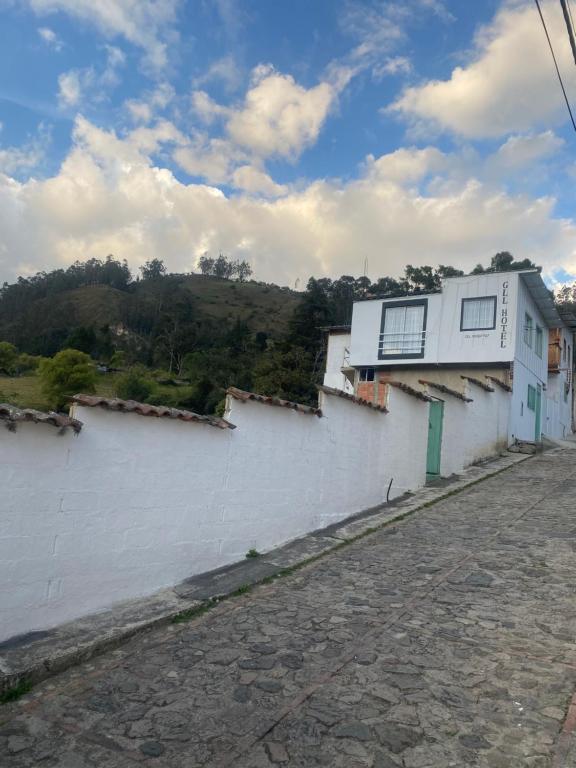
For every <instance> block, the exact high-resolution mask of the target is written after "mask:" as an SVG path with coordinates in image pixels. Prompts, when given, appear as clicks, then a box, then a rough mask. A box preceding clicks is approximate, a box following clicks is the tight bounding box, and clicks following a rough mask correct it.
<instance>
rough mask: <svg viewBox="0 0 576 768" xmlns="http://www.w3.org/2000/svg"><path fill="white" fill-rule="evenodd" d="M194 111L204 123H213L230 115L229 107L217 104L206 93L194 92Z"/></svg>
mask: <svg viewBox="0 0 576 768" xmlns="http://www.w3.org/2000/svg"><path fill="white" fill-rule="evenodd" d="M192 109H193V110H194V112H195V113H196V114H197V115H198V117H199V118H200V119H201V120H202V121H203V122H204V123H208V124H209V123H213V122H214V120H216V119H217V118H220V117H224V116H226V115H229V114H230V110H229V109H228V108H227V107H223V106H221V105H220V104H217V103H216V102H215V101H214V99H212V98H211V97H210V96H209V95H208V94H207V93H206V91H193V93H192Z"/></svg>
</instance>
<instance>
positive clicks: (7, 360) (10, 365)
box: [0, 341, 18, 376]
mask: <svg viewBox="0 0 576 768" xmlns="http://www.w3.org/2000/svg"><path fill="white" fill-rule="evenodd" d="M17 363H18V350H17V349H16V347H15V346H14V344H10V342H8V341H0V373H3V374H5V375H6V376H13V375H14V373H15V372H16V366H17Z"/></svg>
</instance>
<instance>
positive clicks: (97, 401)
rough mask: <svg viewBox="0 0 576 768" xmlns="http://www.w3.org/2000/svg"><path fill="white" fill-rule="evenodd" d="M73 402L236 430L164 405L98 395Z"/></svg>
mask: <svg viewBox="0 0 576 768" xmlns="http://www.w3.org/2000/svg"><path fill="white" fill-rule="evenodd" d="M72 402H74V403H78V405H83V406H87V407H88V408H95V407H97V406H100V407H101V408H105V409H106V410H108V411H119V412H121V413H137V414H138V415H140V416H156V417H158V418H160V417H162V418H167V419H179V420H180V421H194V422H197V423H199V424H208V425H209V426H211V427H218V428H219V429H236V426H235V424H231V423H230V422H229V421H226V419H220V418H218V417H217V416H201V415H200V414H198V413H192V411H181V410H180V409H178V408H168V407H167V406H164V405H148V404H147V403H137V402H136V401H135V400H120V399H119V398H117V397H99V396H98V395H74V397H72Z"/></svg>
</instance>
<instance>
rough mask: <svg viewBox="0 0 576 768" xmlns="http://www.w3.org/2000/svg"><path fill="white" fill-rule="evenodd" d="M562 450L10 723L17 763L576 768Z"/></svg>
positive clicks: (139, 648) (572, 519)
mask: <svg viewBox="0 0 576 768" xmlns="http://www.w3.org/2000/svg"><path fill="white" fill-rule="evenodd" d="M573 457H574V453H573V452H571V451H568V450H556V451H550V452H549V453H547V454H544V455H540V456H537V457H534V458H532V459H529V460H528V461H525V462H523V463H521V464H519V465H517V466H515V467H513V468H512V469H510V470H507V471H505V472H504V473H502V474H500V475H497V476H494V477H492V478H490V479H488V480H486V481H484V482H481V483H479V484H477V485H475V486H473V487H471V488H469V489H468V490H466V491H464V492H461V493H459V494H455V495H453V496H451V497H449V498H447V499H445V500H444V501H442V502H440V503H437V504H435V505H433V506H430V507H428V508H426V509H423V510H421V511H419V512H417V513H416V514H415V515H414V516H412V517H410V518H407V519H405V520H403V521H401V522H398V523H395V524H393V525H390V526H388V527H386V528H383V529H381V530H380V531H377V532H375V533H374V534H372V535H370V536H368V537H366V538H364V539H362V540H360V541H357V542H356V543H354V544H351V545H350V546H347V547H345V548H343V549H341V550H339V551H338V552H335V553H332V554H329V555H328V556H326V557H325V558H323V559H321V560H319V561H317V562H316V563H314V564H313V565H310V566H308V567H306V568H304V569H302V570H301V571H299V572H297V573H296V574H295V575H292V576H290V577H287V578H284V579H281V580H279V581H276V582H274V583H273V584H269V585H266V586H260V587H257V588H256V589H255V590H254V591H253V592H251V593H250V594H248V595H245V596H242V597H240V598H237V599H233V600H228V601H225V602H223V603H221V604H220V605H218V606H217V607H216V608H215V609H213V610H212V611H210V612H209V613H207V614H205V615H204V616H201V617H198V618H196V619H194V620H192V621H190V622H189V623H186V624H180V625H171V626H169V627H165V628H162V629H157V630H153V631H151V632H149V633H147V634H146V635H143V636H141V637H138V638H135V639H134V640H132V641H130V642H127V643H126V644H125V645H123V646H122V647H121V648H120V649H118V650H116V651H114V652H110V653H108V654H105V655H103V656H101V657H100V658H98V659H96V660H95V661H93V662H91V663H89V664H88V663H87V664H84V665H81V666H79V667H77V668H75V669H71V670H69V671H67V672H66V673H64V674H62V675H60V676H59V677H57V678H54V679H52V680H50V681H48V682H46V683H44V684H42V685H39V686H38V687H37V688H36V689H34V691H32V692H31V693H30V694H28V695H26V696H25V697H23V698H22V699H20V700H19V701H18V702H16V703H14V704H10V705H6V706H4V707H2V709H0V765H1V766H2V768H24V766H46V767H47V768H50V767H52V766H59V767H61V768H95V767H96V766H97V767H98V768H118V767H120V766H131V765H134V764H137V763H143V764H144V765H146V766H150V768H196V766H210V767H213V768H216V767H218V768H220V767H221V768H224V766H238V767H240V768H270V767H271V766H289V767H290V766H294V768H296V767H297V766H302V767H305V766H330V767H335V768H336V767H338V766H341V767H342V768H364V767H365V766H372V768H397V767H398V766H404V768H428V767H430V768H432V767H433V768H447V767H448V766H455V767H458V768H460V767H461V766H483V767H484V766H487V767H488V766H490V767H491V768H516V767H518V766H530V767H531V768H544V766H550V768H552V767H553V766H555V767H556V768H560V767H561V766H566V767H567V766H576V744H575V743H574V740H573V738H572V729H573V728H574V727H575V726H576V699H574V703H572V698H573V695H574V693H575V691H576V647H575V642H574V641H575V638H576V594H575V592H576V580H575V575H576V564H575V551H576V462H575V461H574V458H573Z"/></svg>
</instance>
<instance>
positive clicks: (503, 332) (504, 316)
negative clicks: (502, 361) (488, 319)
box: [500, 280, 508, 349]
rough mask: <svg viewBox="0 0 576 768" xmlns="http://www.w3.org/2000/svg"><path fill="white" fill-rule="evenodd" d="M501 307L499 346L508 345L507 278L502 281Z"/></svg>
mask: <svg viewBox="0 0 576 768" xmlns="http://www.w3.org/2000/svg"><path fill="white" fill-rule="evenodd" d="M501 303H502V309H501V310H500V347H501V348H502V349H504V348H505V347H507V346H508V280H504V282H503V283H502V294H501Z"/></svg>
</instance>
